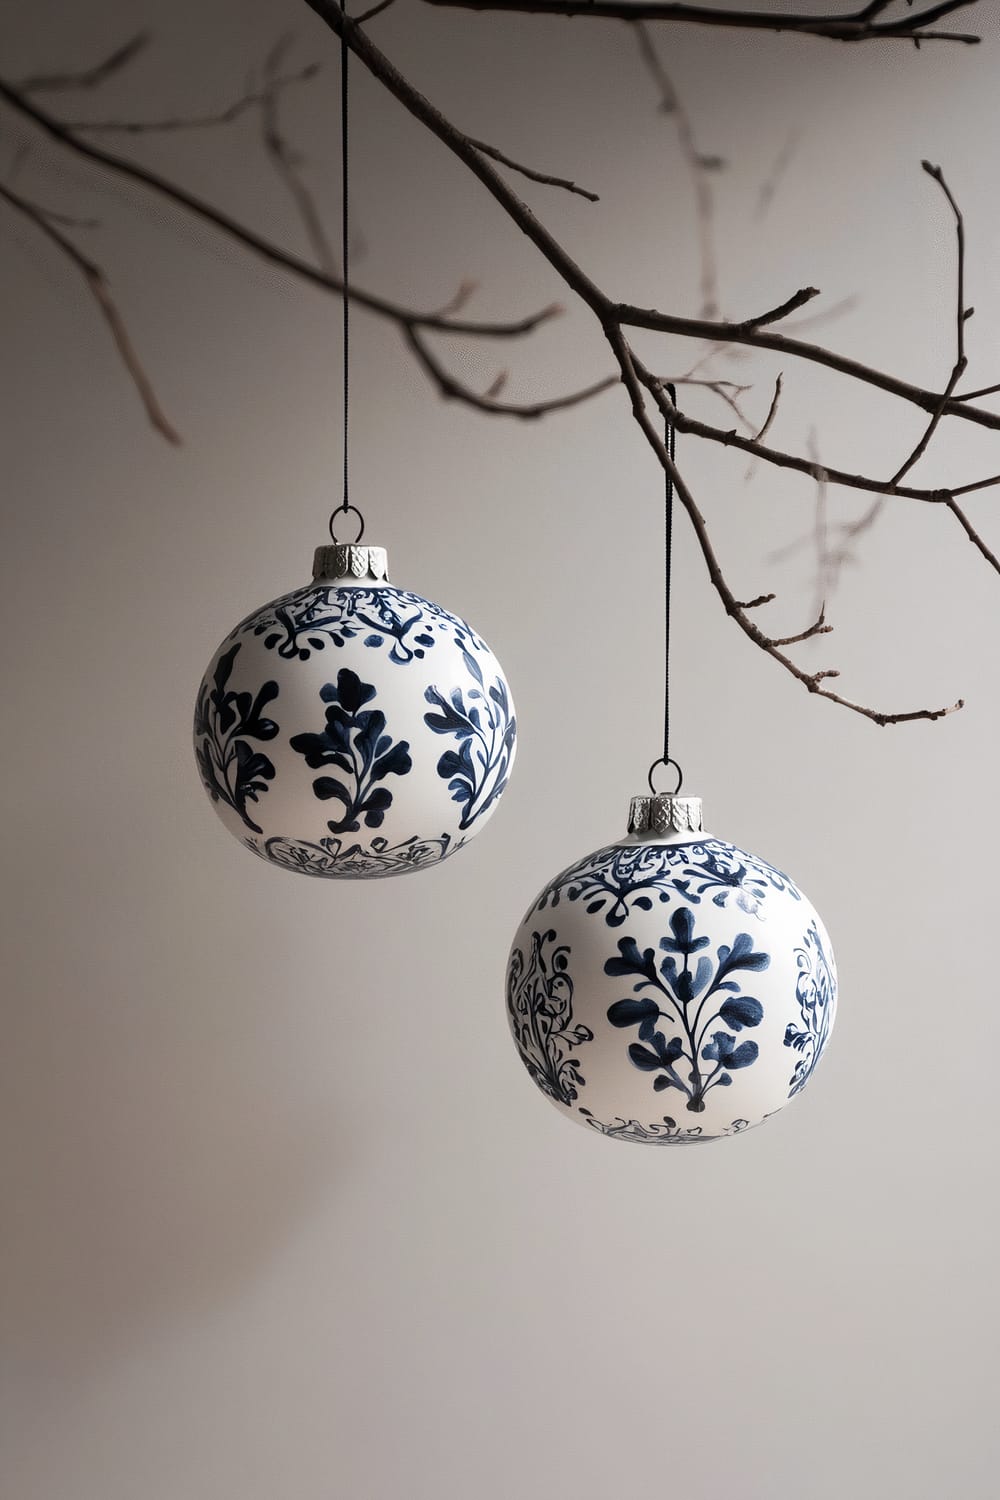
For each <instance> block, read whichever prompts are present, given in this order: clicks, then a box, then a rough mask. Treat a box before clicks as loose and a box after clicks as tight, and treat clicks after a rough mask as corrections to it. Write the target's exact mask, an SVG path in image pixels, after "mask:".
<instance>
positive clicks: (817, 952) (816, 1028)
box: [785, 922, 836, 1099]
mask: <svg viewBox="0 0 1000 1500" xmlns="http://www.w3.org/2000/svg"><path fill="white" fill-rule="evenodd" d="M795 961H796V963H797V964H798V969H799V977H798V981H797V983H796V985H795V998H796V999H797V1000H798V1002H799V1011H800V1013H801V1015H802V1025H801V1026H796V1024H795V1022H794V1021H789V1023H788V1025H787V1027H786V1028H785V1046H786V1047H793V1048H794V1049H795V1051H796V1052H798V1054H799V1060H798V1062H797V1063H796V1064H795V1071H794V1072H793V1073H792V1076H791V1079H790V1080H789V1086H788V1097H789V1099H791V1098H793V1097H794V1096H795V1095H796V1094H797V1093H799V1091H800V1090H801V1089H804V1088H805V1086H806V1084H807V1083H808V1082H809V1079H810V1078H811V1077H812V1073H813V1069H814V1068H815V1066H816V1064H817V1063H818V1062H819V1060H820V1057H821V1055H822V1053H823V1049H824V1047H825V1046H826V1043H827V1038H828V1037H829V1035H830V1027H831V1026H832V1025H833V1009H834V1000H835V997H836V981H835V979H834V977H833V970H832V968H831V966H830V960H829V958H828V957H827V954H826V949H825V948H824V946H823V940H822V938H821V937H820V935H819V928H818V927H817V926H816V923H815V922H811V923H810V924H809V931H808V932H807V933H806V936H805V939H804V946H803V947H801V948H796V950H795Z"/></svg>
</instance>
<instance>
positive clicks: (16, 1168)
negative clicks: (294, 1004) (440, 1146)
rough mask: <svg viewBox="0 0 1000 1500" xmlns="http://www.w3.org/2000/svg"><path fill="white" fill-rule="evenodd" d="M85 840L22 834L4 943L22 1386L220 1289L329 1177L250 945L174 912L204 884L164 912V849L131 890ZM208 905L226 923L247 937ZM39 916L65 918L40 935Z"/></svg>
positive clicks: (0, 1252)
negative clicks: (17, 961)
mask: <svg viewBox="0 0 1000 1500" xmlns="http://www.w3.org/2000/svg"><path fill="white" fill-rule="evenodd" d="M56 821H58V820H53V822H56ZM83 832H84V830H83V828H82V827H81V828H80V829H79V835H82V833H83ZM42 838H43V839H44V838H45V835H44V834H43V835H42ZM84 842H85V841H84V840H83V839H82V837H79V836H78V837H77V838H76V839H75V840H74V838H73V836H72V833H71V835H70V838H69V840H68V841H67V838H66V834H65V829H64V830H63V833H62V834H61V835H60V840H59V843H60V847H59V849H58V851H57V850H51V851H50V850H48V849H46V848H45V847H39V843H38V840H37V839H36V840H35V842H34V845H32V842H31V841H29V840H28V839H25V840H24V841H23V843H22V847H23V848H24V849H30V848H32V847H34V848H35V850H36V852H37V859H36V860H35V861H32V860H30V859H29V861H28V862H27V864H26V866H22V868H21V869H20V871H19V889H18V891H17V893H16V895H15V898H14V903H13V904H14V906H15V907H16V908H19V909H20V913H21V914H22V915H23V919H24V920H23V922H22V923H21V924H20V926H19V927H15V928H13V929H12V930H13V931H15V932H16V933H17V939H16V943H15V944H12V947H17V946H23V948H24V949H25V951H26V954H28V955H30V963H29V962H28V961H27V958H26V959H25V960H24V961H22V963H21V974H22V975H27V976H28V977H27V978H26V979H22V981H21V982H20V984H19V985H14V986H12V987H11V989H13V993H12V992H11V989H8V991H7V994H6V998H5V1000H4V1001H3V1007H2V1026H3V1037H4V1040H3V1058H2V1060H0V1068H2V1074H3V1078H2V1083H0V1180H2V1183H3V1187H2V1193H3V1200H4V1202H5V1205H6V1208H5V1219H6V1222H5V1224H4V1226H3V1231H2V1237H0V1279H2V1291H0V1345H2V1347H3V1349H4V1351H5V1359H6V1360H7V1361H10V1362H12V1363H13V1362H17V1364H18V1365H20V1366H22V1367H23V1369H24V1372H25V1374H26V1375H27V1376H28V1378H29V1379H31V1378H37V1379H43V1380H49V1379H51V1378H53V1377H57V1378H59V1379H67V1380H72V1379H74V1378H78V1377H79V1375H80V1373H81V1370H82V1369H83V1368H84V1367H89V1368H90V1369H91V1370H92V1369H93V1367H94V1365H95V1364H96V1363H98V1362H99V1361H100V1360H102V1359H106V1358H109V1357H112V1356H114V1355H116V1354H118V1353H121V1352H123V1351H124V1350H127V1349H128V1348H129V1347H130V1346H132V1345H133V1344H134V1343H136V1342H138V1341H140V1340H141V1339H142V1338H144V1337H146V1336H148V1329H149V1325H150V1324H154V1323H157V1322H159V1323H163V1322H165V1321H174V1320H176V1319H179V1318H180V1319H183V1318H185V1317H188V1316H191V1315H197V1314H198V1313H199V1311H202V1310H203V1309H204V1308H205V1307H206V1306H207V1305H210V1304H211V1303H212V1302H214V1301H217V1300H218V1299H219V1298H220V1297H225V1298H229V1297H233V1296H235V1295H237V1294H238V1293H239V1290H240V1287H241V1285H242V1284H244V1283H245V1282H246V1281H247V1279H248V1278H250V1277H252V1276H253V1274H254V1273H255V1271H257V1270H258V1269H259V1268H260V1267H261V1265H262V1264H264V1263H266V1262H267V1260H268V1258H269V1257H270V1256H273V1255H274V1254H276V1253H277V1251H278V1250H279V1249H280V1247H281V1245H282V1244H283V1243H284V1242H285V1241H286V1240H287V1239H288V1238H289V1237H290V1236H291V1235H292V1234H293V1233H294V1231H295V1229H296V1226H297V1224H298V1223H300V1222H301V1220H302V1219H303V1218H304V1217H306V1216H307V1215H308V1213H309V1211H310V1207H311V1205H312V1204H314V1203H315V1202H316V1200H317V1199H318V1198H320V1197H321V1196H323V1195H324V1192H325V1190H327V1189H328V1186H329V1182H330V1179H331V1178H332V1177H333V1176H335V1175H336V1174H337V1173H338V1171H339V1168H340V1165H341V1155H342V1153H341V1151H340V1150H339V1149H338V1145H337V1140H336V1136H337V1130H336V1121H335V1113H334V1110H333V1109H332V1108H329V1107H328V1105H327V1102H326V1099H327V1098H328V1093H325V1096H324V1098H323V1100H322V1101H321V1102H320V1101H318V1100H317V1092H318V1091H317V1090H316V1089H315V1087H314V1089H313V1092H312V1096H311V1097H310V1092H309V1090H308V1088H304V1087H303V1082H304V1080H303V1078H302V1077H301V1076H296V1064H295V1057H294V1053H293V1052H290V1051H289V1046H288V1044H287V1043H286V1042H285V1041H284V1039H283V1034H284V1037H287V1035H288V1026H289V1016H288V1011H289V1008H290V1006H289V1002H288V1000H287V999H286V997H284V996H276V995H275V994H274V991H273V987H271V986H269V985H268V984H267V982H266V978H265V979H264V980H262V982H260V983H258V984H256V985H254V984H253V983H251V982H250V979H249V977H248V975H247V973H246V967H247V965H249V964H252V963H253V962H254V961H255V960H254V956H253V953H252V952H251V954H250V956H249V957H244V958H243V959H242V964H243V965H244V970H243V971H242V972H241V970H240V967H239V964H240V962H241V960H239V958H238V957H237V954H238V952H239V948H238V947H237V945H236V944H235V943H234V941H233V936H234V935H233V934H227V933H223V934H221V935H220V934H219V932H218V928H216V929H215V930H214V931H213V928H212V925H211V924H209V923H206V922H205V920H204V915H202V919H201V923H200V925H199V924H198V922H197V921H196V920H195V919H194V917H193V916H192V919H191V920H190V921H189V922H186V921H185V913H186V911H190V910H191V909H192V908H194V907H197V906H198V905H199V904H202V905H203V903H204V901H205V900H206V899H207V898H206V888H207V886H208V884H209V882H210V879H211V876H210V874H208V873H204V874H202V873H200V872H194V874H193V875H192V876H185V881H186V882H187V891H186V894H185V893H184V892H181V891H179V890H178V889H176V888H175V889H173V890H172V892H171V893H170V896H171V901H170V905H169V906H167V905H166V904H165V902H164V900H163V898H164V897H165V896H166V895H167V892H166V891H165V889H164V882H165V881H167V880H169V879H171V878H172V879H173V880H174V881H175V886H180V884H181V880H180V878H179V876H178V875H177V873H176V872H177V871H179V870H182V869H184V864H183V862H182V861H181V860H180V859H179V858H178V857H176V854H172V855H171V856H170V857H169V858H168V859H167V860H165V861H164V862H163V863H162V864H161V865H160V869H161V871H162V870H164V868H166V870H167V871H168V872H169V871H170V869H171V868H172V870H173V872H175V873H174V874H173V875H172V876H171V874H170V873H166V874H164V873H161V874H160V875H159V876H157V874H156V873H155V872H153V874H152V876H151V877H150V879H149V881H148V882H147V880H146V878H145V874H144V876H143V879H142V880H141V881H139V880H137V879H136V872H135V869H134V867H133V868H132V869H131V870H129V868H128V867H125V868H119V869H117V870H114V869H111V870H110V871H109V869H108V868H107V863H106V862H105V860H104V859H103V857H98V858H97V860H96V861H95V860H93V858H92V856H93V850H92V848H90V849H89V850H88V856H89V857H87V858H85V857H84V850H83V847H82V845H83V843H84ZM109 852H110V851H109ZM192 884H193V887H194V888H193V889H192ZM199 886H201V887H202V889H201V890H199V889H198V887H199ZM178 902H179V903H180V909H179V910H178ZM222 905H223V909H222V912H221V917H220V922H221V925H222V926H223V927H225V926H226V924H227V922H228V923H231V924H232V925H233V927H234V928H235V927H236V926H237V924H239V925H241V926H242V925H245V924H246V920H247V919H246V916H245V914H244V913H240V912H237V911H236V910H235V909H234V907H233V906H232V904H230V906H228V907H227V906H226V905H225V903H224V902H223V903H222ZM163 910H170V923H169V929H170V930H169V931H164V930H163V927H164V926H165V925H167V924H163V923H162V921H161V920H160V919H159V918H158V912H162V911H163ZM46 911H56V912H66V911H73V912H74V913H75V916H74V918H73V919H71V920H70V921H69V922H65V921H62V920H61V921H60V922H59V927H58V942H57V943H56V942H54V941H53V934H52V933H51V932H47V931H46V930H45V929H44V927H43V926H42V925H41V922H42V919H41V918H40V917H39V916H38V913H44V912H46ZM9 914H10V909H9V908H8V915H9ZM32 914H34V915H32ZM32 921H34V922H35V923H36V924H37V927H36V930H35V931H32V930H31V924H32ZM264 941H266V935H265V938H264ZM210 943H214V944H215V946H214V947H213V948H212V949H211V951H209V948H208V945H209V944H210ZM248 946H249V947H250V948H251V949H252V948H253V945H252V944H249V945H248V944H246V943H244V944H243V945H242V947H243V949H244V950H245V949H247V947H248ZM199 949H200V950H201V951H199ZM95 954H97V955H99V956H98V957H97V958H96V959H95V957H94V955H95ZM84 955H86V957H85V959H83V962H81V961H80V960H81V958H83V956H84ZM259 958H260V948H259V947H258V949H257V961H258V962H259ZM15 972H16V969H15ZM276 1001H277V1003H276ZM300 1045H301V1044H300ZM300 1062H301V1056H300ZM301 1071H302V1070H301V1068H300V1069H299V1074H301ZM333 1092H334V1091H333V1090H332V1089H331V1090H329V1093H333Z"/></svg>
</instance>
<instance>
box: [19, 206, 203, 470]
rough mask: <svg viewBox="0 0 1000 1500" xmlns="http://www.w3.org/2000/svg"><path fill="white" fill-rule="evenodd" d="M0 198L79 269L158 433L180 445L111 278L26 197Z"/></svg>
mask: <svg viewBox="0 0 1000 1500" xmlns="http://www.w3.org/2000/svg"><path fill="white" fill-rule="evenodd" d="M0 198H3V199H4V201H5V202H7V203H8V204H10V206H11V207H12V208H15V209H16V210H17V211H18V212H19V213H20V214H22V215H23V216H24V217H25V218H27V219H30V220H31V222H32V223H33V224H34V225H35V226H36V227H37V228H38V229H39V230H40V231H41V233H42V234H44V235H45V236H46V237H47V238H48V239H49V240H50V241H51V242H52V244H54V245H56V246H58V248H59V249H60V250H61V251H62V253H63V254H64V255H65V256H67V257H68V258H69V260H71V261H72V263H73V265H74V266H76V268H77V270H78V271H79V272H80V274H81V276H82V277H83V279H84V280H85V282H86V283H87V286H88V288H89V290H90V292H91V295H92V296H93V298H94V300H95V301H96V303H97V305H98V307H99V308H100V309H101V313H102V314H103V316H104V320H105V322H106V323H107V325H108V327H109V329H110V330H111V337H112V338H113V339H114V342H115V347H116V348H117V350H118V353H119V355H120V356H121V359H122V362H123V363H124V365H125V368H126V369H127V370H128V372H129V375H130V376H131V377H132V382H133V384H134V385H135V388H136V390H137V391H138V392H139V396H140V398H141V400H142V404H143V406H144V407H145V408H146V415H147V416H148V418H149V420H150V422H151V423H152V425H153V427H155V429H156V431H157V432H159V433H160V434H161V436H162V437H165V438H166V440H167V442H168V443H174V444H179V443H180V436H179V434H178V432H177V430H176V428H174V427H173V426H172V424H171V423H170V422H169V420H168V419H167V417H166V415H165V413H164V411H163V408H162V407H161V405H160V403H159V401H158V400H157V397H156V392H155V391H154V390H153V387H152V384H151V382H150V379H149V377H148V375H147V374H146V372H145V370H144V369H143V367H142V364H141V362H140V360H139V356H138V354H137V353H136V351H135V346H134V344H133V343H132V340H131V338H130V337H129V333H128V329H127V328H126V327H125V323H124V321H123V319H122V316H121V313H120V312H119V311H118V308H117V307H116V306H115V302H114V299H113V298H112V296H111V288H110V287H109V286H108V281H107V277H106V276H105V275H104V272H103V271H102V270H101V268H100V266H98V265H96V264H95V263H94V262H93V261H92V260H89V259H88V258H87V256H85V255H83V254H82V253H81V252H80V251H79V250H78V249H77V247H76V246H75V245H74V244H73V242H72V241H71V240H68V239H67V238H66V236H65V235H64V234H61V233H60V232H59V230H58V229H56V228H55V227H54V225H53V224H51V223H50V222H49V218H48V216H47V215H46V214H45V213H44V212H43V211H42V210H41V209H38V208H36V207H35V205H34V204H33V203H29V202H28V200H27V199H26V198H21V197H20V196H19V195H18V194H17V193H15V192H13V191H12V190H11V189H10V188H8V187H5V186H4V185H3V184H2V183H0Z"/></svg>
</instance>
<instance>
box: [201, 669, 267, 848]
mask: <svg viewBox="0 0 1000 1500" xmlns="http://www.w3.org/2000/svg"><path fill="white" fill-rule="evenodd" d="M239 651H240V646H239V643H237V644H236V645H235V646H232V647H230V649H229V650H228V651H226V652H224V653H223V654H222V655H221V656H220V657H219V660H218V661H217V662H216V665H215V672H214V673H213V676H212V686H211V688H209V686H208V683H207V682H203V683H202V685H201V689H200V691H199V693H198V701H197V703H196V704H195V711H194V733H195V741H196V743H195V756H196V758H197V761H198V769H199V770H200V771H201V779H202V781H203V782H204V785H205V790H206V791H207V792H208V794H209V796H210V797H211V799H212V801H213V802H224V803H225V804H226V806H227V807H231V808H232V809H233V811H234V812H235V813H237V814H238V815H239V817H241V818H242V819H243V822H244V823H245V824H246V826H247V827H248V828H250V829H252V830H253V832H254V833H260V831H261V829H260V826H259V824H257V823H255V822H254V820H253V818H252V817H251V816H250V812H249V809H248V807H247V803H249V802H257V801H258V800H259V799H260V797H261V796H262V795H263V793H264V792H266V791H267V789H268V787H267V784H268V782H269V781H273V780H274V765H273V763H272V762H271V760H270V759H269V758H268V756H266V755H265V754H264V753H263V752H262V751H260V750H255V749H254V747H253V746H252V745H251V744H250V741H251V740H264V741H265V742H266V741H267V740H273V739H274V737H275V736H276V734H277V733H278V725H277V724H276V723H275V722H274V720H273V719H268V718H265V716H264V709H265V708H266V707H267V705H268V704H269V703H271V702H273V700H274V699H275V698H277V696H278V684H277V683H276V682H265V683H264V684H263V686H262V687H261V688H260V690H259V691H258V693H257V695H256V697H254V695H253V694H252V693H246V692H243V693H239V692H233V691H230V689H229V679H230V677H231V676H232V672H233V663H234V662H235V660H236V657H237V656H238V654H239Z"/></svg>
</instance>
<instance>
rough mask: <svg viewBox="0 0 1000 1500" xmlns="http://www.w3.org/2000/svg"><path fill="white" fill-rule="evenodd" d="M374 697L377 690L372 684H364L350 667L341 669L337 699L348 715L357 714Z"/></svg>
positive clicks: (338, 677)
mask: <svg viewBox="0 0 1000 1500" xmlns="http://www.w3.org/2000/svg"><path fill="white" fill-rule="evenodd" d="M374 696H375V689H374V687H373V686H372V684H371V683H370V682H362V681H361V678H360V677H359V676H358V674H357V672H352V671H351V669H350V667H341V669H340V671H339V672H338V673H337V698H338V699H339V701H340V703H341V705H342V706H343V707H344V708H345V709H346V710H347V712H348V713H350V714H356V713H357V711H358V709H359V708H362V707H363V706H364V704H366V703H370V702H371V700H372V699H373V698H374Z"/></svg>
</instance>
